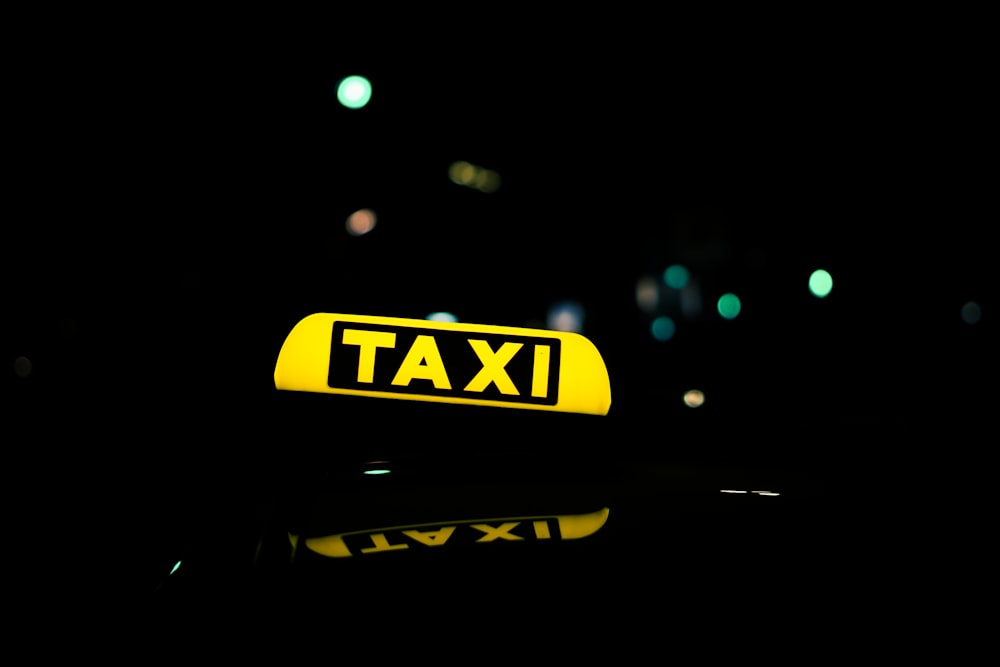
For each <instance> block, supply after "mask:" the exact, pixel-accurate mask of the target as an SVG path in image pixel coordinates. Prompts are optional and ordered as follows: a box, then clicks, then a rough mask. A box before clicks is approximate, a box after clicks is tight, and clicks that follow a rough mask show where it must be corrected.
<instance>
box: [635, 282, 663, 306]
mask: <svg viewBox="0 0 1000 667" xmlns="http://www.w3.org/2000/svg"><path fill="white" fill-rule="evenodd" d="M659 300H660V292H659V286H658V285H657V284H656V280H655V279H654V278H651V277H649V276H644V277H642V278H640V279H639V281H638V282H636V284H635V302H636V304H637V305H638V306H639V310H641V311H643V312H645V313H651V312H653V311H654V310H656V305H657V304H658V303H659Z"/></svg>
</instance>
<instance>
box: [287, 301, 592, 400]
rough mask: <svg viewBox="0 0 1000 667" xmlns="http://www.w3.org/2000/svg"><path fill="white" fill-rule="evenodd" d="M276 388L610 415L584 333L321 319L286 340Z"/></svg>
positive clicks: (307, 323)
mask: <svg viewBox="0 0 1000 667" xmlns="http://www.w3.org/2000/svg"><path fill="white" fill-rule="evenodd" d="M274 384H275V387H276V388H277V389H283V390H291V391H308V392H318V393H327V394H352V395H357V396H372V397H380V398H396V399H406V400H419V401H435V402H440V403H464V404H472V405H491V406H496V407H509V408H527V409H535V410H553V411H558V412H578V413H586V414H598V415H605V414H607V412H608V409H609V408H610V407H611V387H610V382H609V379H608V371H607V368H606V367H605V365H604V360H603V359H602V358H601V355H600V353H599V352H598V351H597V348H596V347H595V346H594V344H593V343H591V342H590V341H589V340H588V339H587V338H585V337H583V336H581V335H580V334H576V333H567V332H560V331H548V330H543V329H527V328H518V327H502V326H492V325H483V324H464V323H457V322H433V321H429V320H413V319H404V318H396V317H374V316H365V315H338V314H331V313H317V314H314V315H310V316H308V317H306V318H304V319H303V320H301V321H300V322H299V323H298V324H296V325H295V327H294V328H293V329H292V331H291V332H290V333H289V334H288V336H287V337H286V338H285V342H284V344H283V345H282V347H281V352H280V353H279V355H278V362H277V364H276V365H275V369H274Z"/></svg>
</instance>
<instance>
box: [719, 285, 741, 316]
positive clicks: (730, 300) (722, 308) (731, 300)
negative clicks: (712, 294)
mask: <svg viewBox="0 0 1000 667" xmlns="http://www.w3.org/2000/svg"><path fill="white" fill-rule="evenodd" d="M716 308H717V309H718V311H719V315H722V316H723V317H724V318H726V319H727V320H732V319H735V318H736V316H737V315H739V314H740V309H741V308H742V305H741V304H740V298H739V297H738V296H736V295H735V294H733V293H732V292H727V293H726V294H723V295H722V296H720V297H719V301H718V303H717V304H716Z"/></svg>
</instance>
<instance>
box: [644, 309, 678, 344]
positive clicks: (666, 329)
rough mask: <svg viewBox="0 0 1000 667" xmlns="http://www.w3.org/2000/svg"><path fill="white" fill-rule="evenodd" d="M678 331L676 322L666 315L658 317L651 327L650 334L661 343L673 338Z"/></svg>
mask: <svg viewBox="0 0 1000 667" xmlns="http://www.w3.org/2000/svg"><path fill="white" fill-rule="evenodd" d="M676 331H677V326H676V325H675V324H674V321H673V320H672V319H670V318H669V317H667V316H666V315H662V316H660V317H657V318H656V319H655V320H653V323H652V324H651V325H650V332H651V333H652V334H653V338H655V339H656V340H658V341H660V342H661V343H663V342H666V341H668V340H670V339H671V338H673V337H674V333H675V332H676Z"/></svg>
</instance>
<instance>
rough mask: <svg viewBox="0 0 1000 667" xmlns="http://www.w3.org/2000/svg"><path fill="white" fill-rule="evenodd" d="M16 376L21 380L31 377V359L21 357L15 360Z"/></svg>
mask: <svg viewBox="0 0 1000 667" xmlns="http://www.w3.org/2000/svg"><path fill="white" fill-rule="evenodd" d="M14 375H16V376H17V377H19V378H26V377H28V376H29V375H31V359H28V357H25V356H20V357H18V358H17V359H15V360H14Z"/></svg>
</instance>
